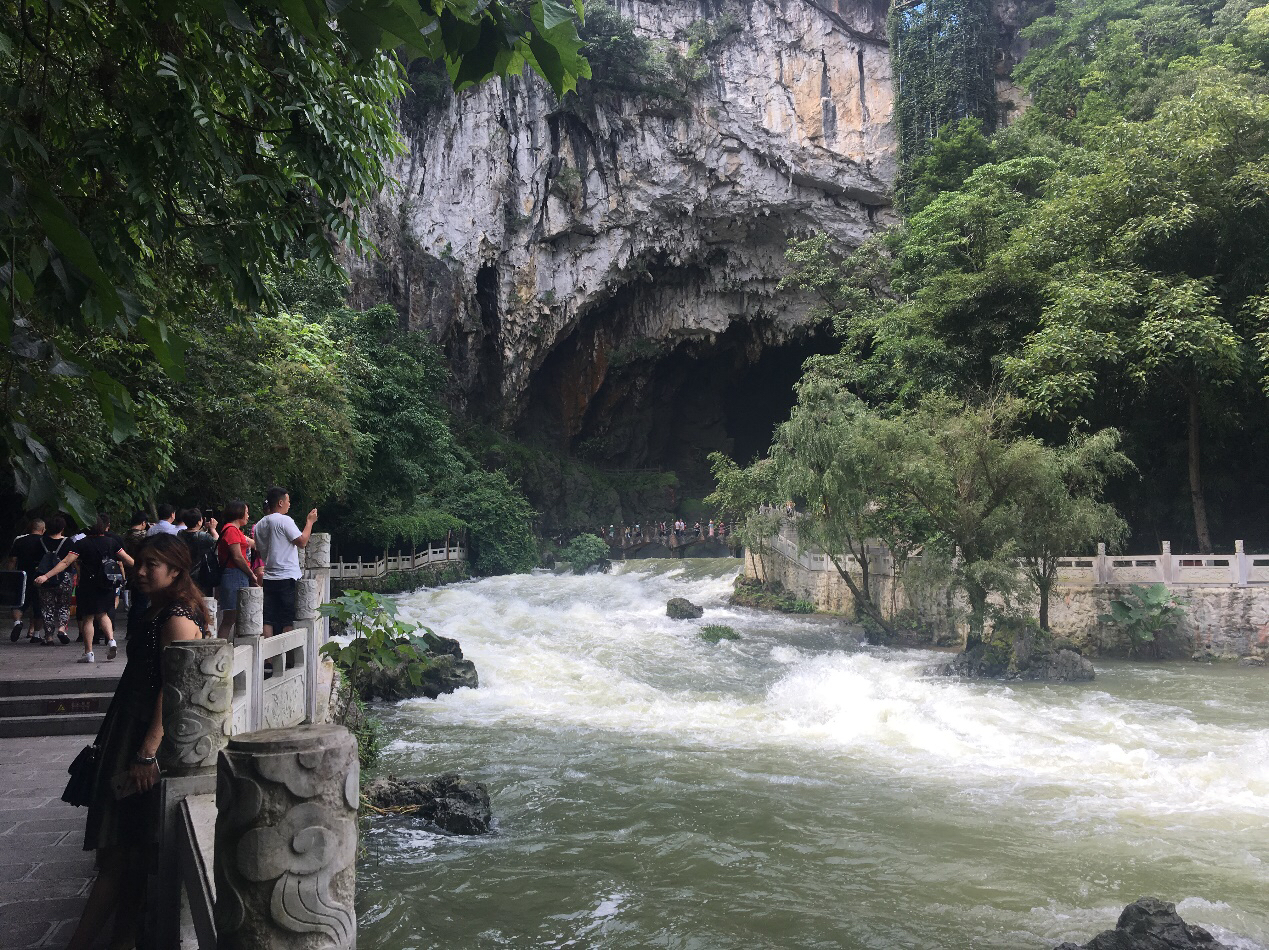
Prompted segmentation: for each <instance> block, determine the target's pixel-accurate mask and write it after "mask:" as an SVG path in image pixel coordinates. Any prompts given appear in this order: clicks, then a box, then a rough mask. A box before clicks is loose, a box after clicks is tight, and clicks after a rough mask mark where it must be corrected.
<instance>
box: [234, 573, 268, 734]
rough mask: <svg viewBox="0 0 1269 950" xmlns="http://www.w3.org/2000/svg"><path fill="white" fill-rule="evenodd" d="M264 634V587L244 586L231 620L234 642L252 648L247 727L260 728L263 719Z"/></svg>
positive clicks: (248, 684) (248, 682)
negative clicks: (236, 612)
mask: <svg viewBox="0 0 1269 950" xmlns="http://www.w3.org/2000/svg"><path fill="white" fill-rule="evenodd" d="M263 636H264V588H262V587H244V588H242V589H241V590H240V591H238V618H237V620H236V621H235V622H234V642H235V643H237V644H238V645H240V646H242V645H246V646H249V647H251V675H250V676H248V678H247V711H248V715H247V728H249V729H259V728H260V723H261V722H262V721H263V718H264V659H263V656H262V655H261V652H260V643H261V639H262V638H263Z"/></svg>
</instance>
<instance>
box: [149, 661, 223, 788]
mask: <svg viewBox="0 0 1269 950" xmlns="http://www.w3.org/2000/svg"><path fill="white" fill-rule="evenodd" d="M162 663H163V742H162V744H161V745H160V746H159V767H160V768H161V769H162V771H163V774H164V775H172V776H177V775H200V774H203V773H207V774H210V773H212V772H214V771H216V757H217V756H218V755H219V754H220V750H221V749H223V748H224V747H225V743H226V742H227V741H229V738H228V737H229V723H230V717H231V715H232V712H233V697H234V688H233V666H234V651H233V645H232V644H231V643H230V642H229V641H228V640H218V639H210V640H179V641H177V642H176V643H173V644H172V645H171V646H169V647H168V648H167V649H165V650H164V651H163V658H162Z"/></svg>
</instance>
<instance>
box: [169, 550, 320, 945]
mask: <svg viewBox="0 0 1269 950" xmlns="http://www.w3.org/2000/svg"><path fill="white" fill-rule="evenodd" d="M303 562H304V568H303V571H304V576H303V578H302V579H301V580H300V581H299V583H298V589H297V591H296V619H295V627H294V629H292V630H289V631H286V632H283V633H278V634H276V635H274V636H271V637H265V636H264V635H263V634H264V591H263V590H262V589H261V588H259V587H247V588H244V589H242V590H240V591H239V592H238V613H237V623H236V626H235V629H234V642H233V644H232V645H231V644H228V643H224V642H223V641H207V640H203V641H198V643H200V644H202V645H203V647H201V648H200V649H202V650H210V649H211V648H212V642H216V643H220V644H221V653H222V655H223V657H222V659H220V660H219V662H218V664H215V665H208V664H207V663H200V664H198V671H197V672H196V673H195V672H190V673H189V676H190V677H191V679H190V684H191V685H190V686H189V687H188V688H184V689H181V688H180V686H181V685H182V684H179V683H176V682H173V683H171V684H168V683H167V681H166V679H165V686H164V691H165V692H164V695H165V697H169V699H168V702H166V703H165V706H164V728H165V731H166V732H168V733H169V734H171V735H172V736H173V737H174V739H173V746H172V749H171V751H168V752H165V753H161V755H160V761H161V763H162V764H163V767H164V773H163V778H162V780H161V781H160V783H159V786H160V800H161V805H160V809H161V815H162V818H161V830H160V847H159V870H158V873H157V874H154V875H152V876H151V881H150V888H151V890H150V893H151V895H153V897H154V898H156V899H155V900H153V901H152V902H151V904H150V906H151V910H150V912H149V913H150V920H149V928H150V930H151V932H152V934H154V935H155V937H156V946H161V947H173V948H176V947H180V948H182V950H184V948H187V947H188V948H193V947H197V948H198V950H214V948H216V947H217V946H221V947H224V946H231V945H232V946H238V944H236V943H232V942H230V943H225V942H224V941H221V942H220V943H219V944H218V943H217V939H218V938H217V932H216V924H215V920H214V915H213V910H214V906H213V905H214V901H215V896H216V882H215V881H214V880H213V878H212V876H211V874H210V870H211V863H212V862H211V852H212V847H211V832H210V829H209V822H214V821H215V815H216V802H215V798H214V794H215V790H216V781H217V779H216V755H217V753H218V751H219V750H220V749H222V748H223V747H224V745H225V743H226V742H228V741H229V739H230V738H231V737H235V738H236V737H244V738H245V737H250V736H251V734H253V733H257V732H259V731H260V730H265V729H283V728H288V727H298V726H305V725H306V724H318V723H321V721H322V719H323V718H324V717H325V714H326V701H328V700H329V693H330V688H331V682H330V677H329V676H324V675H323V667H322V665H321V664H319V662H318V660H319V651H320V650H321V648H322V645H323V644H324V643H326V641H327V640H328V639H329V638H330V621H329V620H328V619H327V618H325V617H322V616H320V615H319V614H318V607H319V606H320V605H321V604H322V603H323V602H324V601H326V600H327V599H329V597H330V575H331V564H330V535H328V534H314V535H313V536H312V537H311V538H310V540H309V543H308V546H307V547H306V548H304V554H303ZM208 606H209V607H211V608H213V609H214V608H215V601H214V600H211V601H209V602H208ZM173 649H174V647H169V648H168V650H167V651H165V662H166V658H167V654H168V653H171V652H172V651H173ZM181 649H188V648H184V647H182V648H181ZM220 663H223V665H219V664H220ZM266 666H267V667H268V668H270V669H271V672H270V673H269V675H268V676H267V677H266ZM217 681H219V682H217ZM170 690H171V692H170V696H169V691H170ZM323 692H325V694H326V695H325V696H323ZM209 697H210V698H209ZM222 698H223V700H224V701H222ZM213 707H215V708H213ZM169 720H170V722H169ZM266 735H267V733H266ZM176 737H179V739H180V743H179V748H178V747H177V745H176ZM165 741H166V740H165ZM181 750H184V754H185V755H186V764H187V765H188V763H189V762H190V761H194V760H196V762H195V765H194V767H189V768H178V767H176V766H177V762H176V755H177V753H178V752H180V751H181ZM164 755H166V756H167V758H168V759H170V760H171V761H164ZM191 757H192V758H191ZM221 936H222V937H223V936H224V935H221ZM288 945H289V944H288ZM253 946H254V944H253ZM331 946H334V944H332V945H331ZM341 946H342V945H341Z"/></svg>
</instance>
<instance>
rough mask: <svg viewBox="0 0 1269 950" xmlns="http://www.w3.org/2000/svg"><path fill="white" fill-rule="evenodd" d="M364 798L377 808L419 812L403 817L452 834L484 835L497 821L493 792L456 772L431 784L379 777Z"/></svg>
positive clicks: (367, 787) (445, 775) (433, 780)
mask: <svg viewBox="0 0 1269 950" xmlns="http://www.w3.org/2000/svg"><path fill="white" fill-rule="evenodd" d="M361 797H362V799H363V800H364V801H365V802H366V803H368V804H370V805H373V806H374V807H376V808H412V809H415V810H414V811H411V812H408V813H405V814H403V815H402V817H405V816H406V815H409V816H412V817H415V818H419V819H421V820H423V821H426V822H428V823H430V824H433V825H436V827H438V828H440V829H441V830H442V831H447V832H449V833H450V834H452V835H483V834H484V833H485V832H487V831H488V830H489V825H490V822H492V821H493V812H492V811H491V810H490V808H489V790H488V789H486V788H485V786H484V785H482V784H480V782H473V781H471V780H470V779H465V778H463V777H462V776H461V775H458V774H456V773H454V772H447V773H446V774H444V775H442V776H440V777H439V778H434V779H432V780H431V781H430V782H415V781H413V780H412V779H401V778H397V777H396V776H393V775H389V776H388V777H387V778H377V779H375V780H374V781H373V782H371V783H370V784H369V785H367V786H366V787H365V788H364V789H362V791H361Z"/></svg>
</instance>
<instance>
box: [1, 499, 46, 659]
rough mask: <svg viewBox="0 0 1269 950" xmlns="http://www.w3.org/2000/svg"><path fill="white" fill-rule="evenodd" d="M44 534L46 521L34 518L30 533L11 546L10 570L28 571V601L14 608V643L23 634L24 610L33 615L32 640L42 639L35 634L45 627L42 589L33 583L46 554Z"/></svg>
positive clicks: (11, 633) (20, 537) (10, 636)
mask: <svg viewBox="0 0 1269 950" xmlns="http://www.w3.org/2000/svg"><path fill="white" fill-rule="evenodd" d="M43 534H44V522H43V521H41V520H40V519H39V518H33V519H32V520H31V526H30V533H29V534H22V535H19V536H18V537H16V538H14V539H13V544H12V545H11V546H10V547H9V565H8V566H9V570H11V571H26V601H25V603H23V604H22V606H21V607H18V608H15V609H14V611H13V630H12V631H11V632H10V633H9V640H10V641H11V642H13V643H17V641H18V638H19V637H21V636H22V613H23V612H24V611H26V612H28V613H29V614H30V617H31V630H30V638H31V639H32V640H37V639H40V638H38V637H36V635H35V634H36V631H38V630H42V629H43V627H44V621H43V620H42V619H41V618H40V589H39V588H38V587H36V586H35V584H34V583H33V582H34V580H35V575H36V574H37V573H38V571H37V568H38V567H39V566H40V558H42V557H43V556H44V545H43V544H42V543H41V541H40V537H41V535H43Z"/></svg>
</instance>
